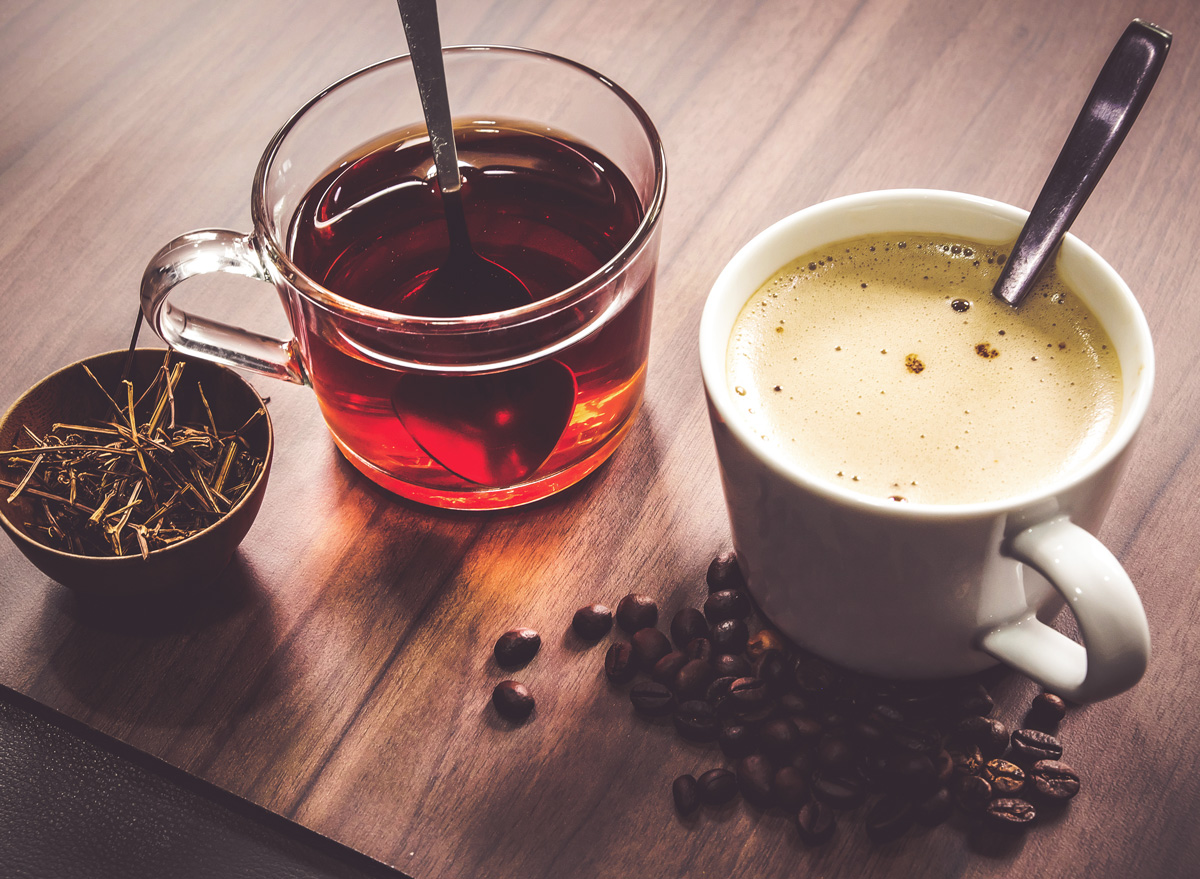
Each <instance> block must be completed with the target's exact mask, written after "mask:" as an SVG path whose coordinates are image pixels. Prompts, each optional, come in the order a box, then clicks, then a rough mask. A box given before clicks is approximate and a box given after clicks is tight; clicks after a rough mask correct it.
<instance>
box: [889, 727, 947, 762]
mask: <svg viewBox="0 0 1200 879" xmlns="http://www.w3.org/2000/svg"><path fill="white" fill-rule="evenodd" d="M888 740H889V743H890V744H891V746H892V748H893V750H896V751H907V752H908V753H910V754H922V755H924V756H926V757H933V756H934V755H936V754H937V752H938V751H940V750H942V737H941V736H940V735H938V732H937V730H933V729H921V728H919V727H913V726H897V727H893V728H892V729H891V730H889V731H888Z"/></svg>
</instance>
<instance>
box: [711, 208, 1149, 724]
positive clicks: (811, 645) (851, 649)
mask: <svg viewBox="0 0 1200 879" xmlns="http://www.w3.org/2000/svg"><path fill="white" fill-rule="evenodd" d="M1026 216H1027V214H1026V212H1025V211H1022V210H1020V209H1018V208H1015V207H1011V206H1009V205H1006V204H1002V203H999V202H995V201H990V200H988V199H983V198H978V197H975V196H971V195H964V194H961V193H954V192H940V191H933V190H889V191H882V192H868V193H862V194H859V195H852V196H847V197H845V198H839V199H835V200H833V201H829V202H825V203H822V204H818V205H815V206H813V207H810V208H807V209H806V210H803V211H800V212H799V213H797V214H793V215H792V216H790V217H787V218H786V219H784V220H781V221H780V222H778V223H776V224H775V225H774V226H771V227H770V228H769V229H767V230H766V231H764V232H762V233H761V234H759V235H758V236H756V237H755V238H754V239H753V240H751V241H750V243H748V244H747V245H746V246H745V247H743V248H742V249H741V250H740V251H739V252H738V253H737V255H736V256H734V258H733V260H732V261H731V262H730V263H729V265H728V266H726V267H725V269H724V271H722V273H721V275H720V276H719V277H718V278H717V281H716V283H715V284H714V285H713V288H712V291H711V292H710V293H709V297H708V301H707V303H706V304H705V308H704V314H703V317H702V319H701V322H700V365H701V371H702V374H703V378H704V386H705V390H706V392H707V395H708V406H709V415H710V418H711V422H712V429H713V436H714V439H715V441H716V447H717V457H718V460H719V462H720V467H721V479H722V483H723V485H724V490H725V499H726V504H727V506H728V508H729V517H730V524H731V527H732V531H733V542H734V547H735V549H736V550H737V555H738V560H739V562H740V564H741V566H742V571H743V573H744V574H745V576H746V579H747V582H748V584H749V588H750V592H751V593H752V594H753V596H754V598H755V600H756V601H757V602H758V605H759V607H760V608H761V610H762V611H763V613H765V614H766V616H767V617H768V618H769V619H770V620H771V621H772V622H773V623H774V624H775V625H776V626H777V627H778V628H779V629H780V630H781V631H782V632H784V633H785V634H787V635H788V636H790V637H791V638H792V639H793V640H795V641H796V642H797V643H798V644H800V645H801V646H803V647H805V648H807V649H809V650H812V651H813V652H814V653H817V654H818V655H820V656H823V657H825V658H826V659H829V660H831V661H833V662H836V663H839V664H841V665H843V666H846V667H849V668H852V669H856V670H858V671H862V672H865V673H868V674H876V675H882V676H885V677H893V678H936V677H950V676H955V675H962V674H968V673H971V672H975V671H978V670H980V669H982V668H985V667H987V666H989V665H992V664H994V663H995V661H996V660H1000V661H1001V662H1004V663H1007V664H1008V665H1010V666H1012V667H1013V668H1015V669H1018V670H1019V671H1021V672H1023V673H1024V674H1026V675H1028V676H1029V677H1031V678H1033V679H1034V680H1036V681H1038V682H1039V683H1041V684H1042V685H1043V686H1045V687H1046V688H1047V689H1049V690H1050V691H1052V692H1055V693H1057V694H1059V695H1061V696H1064V697H1066V698H1069V699H1073V700H1076V701H1094V700H1097V699H1104V698H1107V697H1109V696H1113V695H1115V694H1117V693H1120V692H1122V691H1124V690H1126V689H1128V688H1129V687H1131V686H1133V685H1134V684H1135V683H1137V681H1138V680H1139V678H1141V676H1142V674H1143V672H1144V671H1145V668H1146V663H1147V661H1148V659H1149V655H1150V633H1149V628H1148V626H1147V623H1146V614H1145V611H1144V610H1143V609H1142V605H1141V602H1140V600H1139V599H1138V596H1137V593H1136V591H1135V590H1134V587H1133V584H1132V582H1131V581H1130V579H1129V576H1128V575H1127V574H1126V573H1125V571H1124V569H1123V568H1122V567H1121V565H1120V563H1119V562H1118V561H1117V560H1116V558H1115V557H1114V556H1113V555H1112V553H1110V552H1109V551H1108V550H1107V549H1106V548H1105V547H1104V546H1103V545H1102V544H1101V543H1100V542H1099V541H1098V540H1097V539H1096V538H1095V536H1094V534H1095V532H1096V530H1097V528H1098V527H1099V525H1100V521H1101V519H1102V518H1103V516H1104V513H1105V511H1106V510H1107V508H1108V505H1109V502H1110V500H1111V498H1112V495H1113V492H1114V490H1115V488H1116V484H1117V481H1118V479H1119V477H1120V475H1121V472H1122V470H1123V468H1124V464H1125V461H1126V458H1127V456H1128V451H1129V448H1130V444H1131V442H1132V440H1133V438H1134V435H1135V434H1136V433H1137V430H1138V427H1139V426H1140V425H1141V422H1142V419H1143V416H1144V415H1145V413H1146V408H1147V406H1148V405H1149V402H1150V391H1151V386H1152V384H1153V381H1154V355H1153V349H1152V347H1151V342H1150V332H1149V328H1148V327H1147V324H1146V319H1145V317H1144V315H1143V314H1142V311H1141V309H1140V308H1139V307H1138V304H1137V302H1136V301H1135V300H1134V297H1133V294H1132V293H1131V292H1130V290H1129V287H1128V286H1127V285H1126V284H1125V282H1124V281H1122V280H1121V278H1120V276H1119V275H1117V273H1116V272H1115V271H1114V270H1113V269H1112V268H1111V267H1110V266H1109V265H1108V264H1107V263H1106V262H1104V260H1103V259H1101V258H1100V257H1099V256H1098V255H1097V254H1096V253H1095V252H1094V251H1093V250H1091V249H1090V248H1089V247H1088V246H1087V245H1085V244H1083V243H1082V242H1081V241H1080V240H1079V239H1077V238H1075V237H1074V236H1071V235H1068V236H1067V237H1066V239H1065V240H1064V242H1063V245H1062V249H1061V251H1060V255H1059V257H1058V259H1059V271H1060V272H1061V274H1062V275H1063V276H1064V278H1065V279H1066V281H1067V282H1068V283H1069V284H1070V285H1071V287H1072V288H1074V289H1075V290H1076V292H1077V293H1078V295H1079V296H1081V297H1082V298H1083V299H1084V301H1085V302H1086V303H1087V304H1088V306H1089V307H1090V308H1091V310H1092V312H1093V313H1094V314H1095V315H1096V316H1097V317H1098V318H1099V320H1100V322H1101V324H1103V326H1104V328H1105V329H1106V330H1107V331H1108V333H1109V335H1110V337H1111V338H1112V341H1113V344H1114V346H1115V347H1116V350H1117V356H1118V359H1119V361H1120V364H1121V370H1122V375H1123V382H1124V386H1123V402H1122V408H1121V412H1120V414H1119V416H1118V423H1117V427H1116V430H1115V432H1114V433H1113V435H1112V436H1111V438H1110V439H1109V440H1108V442H1107V443H1106V444H1105V445H1104V446H1103V447H1102V448H1101V449H1099V450H1098V451H1097V452H1096V453H1095V454H1093V455H1092V457H1091V458H1090V459H1088V460H1086V461H1085V462H1083V463H1082V464H1081V465H1080V466H1079V467H1078V468H1077V469H1075V470H1074V471H1073V472H1071V473H1070V474H1069V475H1068V476H1066V477H1065V478H1060V479H1059V480H1057V481H1056V482H1053V483H1048V484H1046V485H1043V486H1042V487H1041V488H1039V489H1038V490H1037V491H1035V492H1031V493H1026V494H1023V495H1021V496H1018V497H1013V498H1009V499H1005V500H999V501H985V502H980V503H973V504H953V505H950V504H946V505H939V504H918V503H910V504H897V503H895V502H893V501H889V500H877V499H874V498H870V497H867V496H865V495H861V494H857V493H853V492H850V491H847V490H846V489H844V488H840V487H839V486H837V485H835V484H833V483H831V482H826V481H822V480H820V479H816V478H814V477H812V476H810V475H808V474H806V473H804V472H802V471H800V470H799V469H797V468H796V467H794V466H792V465H790V464H789V463H788V462H787V461H785V460H782V459H781V458H780V457H779V456H778V455H777V454H776V453H775V452H773V451H772V449H771V448H770V446H769V445H768V444H767V442H766V441H764V440H762V439H761V438H760V437H759V436H758V435H757V434H755V433H754V432H753V431H752V430H750V429H749V428H748V426H747V425H746V424H745V423H744V422H742V421H739V416H738V413H737V410H736V408H735V407H734V405H733V403H732V401H731V397H730V390H729V387H728V384H727V379H726V349H727V346H728V343H729V337H730V331H731V329H732V327H733V323H734V321H735V319H736V318H737V316H738V313H739V312H740V311H741V308H742V306H743V305H744V304H745V302H746V301H747V299H749V298H750V297H751V296H752V295H753V294H754V293H755V291H756V290H757V289H758V288H759V287H760V286H761V285H762V284H763V283H764V282H765V281H766V280H767V279H768V278H770V277H771V275H773V274H774V273H775V272H776V271H778V270H779V269H780V268H782V267H783V266H784V265H786V264H787V263H788V262H790V261H791V260H793V259H795V258H796V257H798V256H800V255H802V254H804V253H807V252H809V251H810V250H813V249H816V248H819V247H823V246H824V245H827V244H831V243H833V242H835V241H839V240H843V239H846V238H851V237H855V236H860V235H867V234H873V233H888V232H906V233H934V234H939V233H940V234H948V235H954V236H958V237H961V238H970V239H974V240H976V241H981V242H989V243H990V242H998V243H1010V242H1012V241H1013V240H1015V238H1016V235H1017V232H1018V231H1019V229H1020V227H1021V224H1022V223H1023V222H1024V220H1025V217H1026ZM1064 602H1065V604H1066V606H1068V607H1069V608H1070V609H1071V612H1072V613H1073V614H1074V615H1075V619H1076V620H1077V621H1078V624H1079V631H1080V633H1081V636H1082V640H1083V645H1080V644H1079V643H1077V642H1075V641H1073V640H1071V639H1070V638H1068V637H1066V636H1065V635H1063V634H1061V633H1060V632H1058V631H1056V630H1054V629H1053V628H1051V627H1050V626H1049V625H1048V623H1049V621H1050V620H1052V619H1053V618H1054V616H1055V615H1056V614H1057V613H1058V612H1059V611H1060V610H1061V608H1062V607H1063V605H1064Z"/></svg>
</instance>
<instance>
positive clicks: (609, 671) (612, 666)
mask: <svg viewBox="0 0 1200 879" xmlns="http://www.w3.org/2000/svg"><path fill="white" fill-rule="evenodd" d="M636 673H637V666H636V665H635V664H634V659H633V648H632V647H630V646H629V645H628V644H626V643H625V642H624V641H615V642H614V643H613V644H612V646H611V647H609V648H608V652H607V653H605V654H604V674H605V675H607V676H608V679H609V680H610V681H612V682H613V683H614V684H627V683H629V682H630V681H632V680H633V676H634V675H635V674H636Z"/></svg>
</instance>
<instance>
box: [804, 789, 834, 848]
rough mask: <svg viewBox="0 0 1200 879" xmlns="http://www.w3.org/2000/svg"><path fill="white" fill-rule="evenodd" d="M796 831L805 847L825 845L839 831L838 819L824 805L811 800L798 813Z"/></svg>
mask: <svg viewBox="0 0 1200 879" xmlns="http://www.w3.org/2000/svg"><path fill="white" fill-rule="evenodd" d="M796 829H797V830H798V831H799V833H800V841H801V842H803V843H804V844H805V845H824V844H825V843H827V842H829V840H831V839H832V838H833V833H834V831H835V830H837V819H836V818H834V815H833V811H832V810H831V809H830V808H829V807H828V806H826V805H825V804H824V803H821V802H818V801H817V800H809V801H808V802H807V803H805V804H804V805H803V806H801V807H800V810H799V811H798V812H797V813H796Z"/></svg>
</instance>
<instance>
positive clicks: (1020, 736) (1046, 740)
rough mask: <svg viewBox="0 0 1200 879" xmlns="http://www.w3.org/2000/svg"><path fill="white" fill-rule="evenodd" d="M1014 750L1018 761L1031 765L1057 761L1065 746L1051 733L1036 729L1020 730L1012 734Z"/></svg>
mask: <svg viewBox="0 0 1200 879" xmlns="http://www.w3.org/2000/svg"><path fill="white" fill-rule="evenodd" d="M1012 750H1013V754H1014V755H1015V757H1016V759H1018V760H1020V761H1022V762H1024V763H1026V764H1029V763H1036V762H1037V761H1039V760H1057V759H1059V758H1060V757H1062V755H1063V746H1062V743H1061V742H1059V740H1058V739H1056V738H1055V737H1054V736H1052V735H1050V733H1044V732H1041V731H1040V730H1036V729H1019V730H1017V731H1016V732H1014V733H1013V734H1012Z"/></svg>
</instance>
